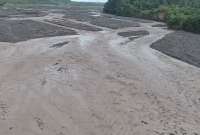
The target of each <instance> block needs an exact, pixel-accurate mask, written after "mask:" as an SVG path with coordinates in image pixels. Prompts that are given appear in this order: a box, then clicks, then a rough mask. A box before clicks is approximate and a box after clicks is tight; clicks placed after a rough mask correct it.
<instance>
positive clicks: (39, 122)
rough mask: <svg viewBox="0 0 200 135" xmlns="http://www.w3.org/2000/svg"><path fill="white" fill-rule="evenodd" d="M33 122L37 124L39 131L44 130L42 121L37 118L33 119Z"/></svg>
mask: <svg viewBox="0 0 200 135" xmlns="http://www.w3.org/2000/svg"><path fill="white" fill-rule="evenodd" d="M34 120H35V121H36V123H37V125H38V127H39V128H40V130H44V128H45V123H44V121H43V120H42V119H41V118H39V117H35V118H34Z"/></svg>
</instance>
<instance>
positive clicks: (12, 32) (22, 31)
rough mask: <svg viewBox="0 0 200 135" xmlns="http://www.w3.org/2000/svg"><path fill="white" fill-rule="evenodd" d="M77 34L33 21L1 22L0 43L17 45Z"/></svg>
mask: <svg viewBox="0 0 200 135" xmlns="http://www.w3.org/2000/svg"><path fill="white" fill-rule="evenodd" d="M76 34H77V33H76V32H75V31H73V30H70V29H65V28H61V27H56V26H53V25H49V24H45V23H41V22H36V21H31V20H21V21H18V20H17V21H16V20H0V42H12V43H15V42H19V41H25V40H29V39H34V38H42V37H51V36H64V35H76Z"/></svg>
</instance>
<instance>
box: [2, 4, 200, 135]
mask: <svg viewBox="0 0 200 135" xmlns="http://www.w3.org/2000/svg"><path fill="white" fill-rule="evenodd" d="M26 10H31V11H32V12H33V11H34V10H37V13H38V12H40V13H42V15H41V14H40V13H39V15H38V14H37V15H35V14H32V15H31V13H30V14H29V15H27V14H25V15H24V13H20V14H23V15H17V16H16V15H13V16H12V14H16V13H12V14H10V12H11V11H10V10H9V14H8V15H5V14H4V16H0V22H1V23H0V135H11V134H13V135H200V85H199V84H200V69H199V68H198V67H195V66H192V65H190V64H187V63H185V62H183V61H179V60H177V59H174V58H172V57H170V56H167V55H165V54H163V53H161V52H159V51H157V50H154V49H152V48H151V47H150V46H151V45H152V44H153V43H155V46H159V45H161V44H160V43H159V42H162V39H165V38H166V37H165V36H166V35H168V36H167V37H169V36H172V35H173V31H171V30H168V29H166V28H163V26H165V25H164V24H162V23H158V22H154V21H148V20H140V19H135V18H126V17H116V16H112V15H105V14H102V13H101V12H100V10H99V9H98V10H95V8H92V7H91V9H90V8H79V7H78V6H76V7H73V6H70V7H66V8H56V7H54V8H48V7H42V8H39V7H38V8H35V9H34V8H31V7H29V9H26ZM4 12H5V13H6V11H4ZM17 13H18V12H17ZM171 34H172V35H171ZM177 34H181V33H177ZM177 34H175V35H174V36H176V35H177ZM174 36H173V37H174ZM192 38H194V39H193V40H196V38H195V37H193V36H192ZM165 40H166V39H165ZM167 41H168V42H169V44H170V43H172V42H175V41H171V40H170V41H169V40H167ZM156 44H158V45H156ZM162 45H165V44H162ZM167 45H168V44H167ZM170 45H171V44H170ZM170 45H168V46H170Z"/></svg>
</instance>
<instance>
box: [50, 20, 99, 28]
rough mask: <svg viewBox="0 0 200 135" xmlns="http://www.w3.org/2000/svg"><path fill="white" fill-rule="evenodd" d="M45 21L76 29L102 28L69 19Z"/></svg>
mask: <svg viewBox="0 0 200 135" xmlns="http://www.w3.org/2000/svg"><path fill="white" fill-rule="evenodd" d="M46 21H47V22H50V23H54V24H58V25H61V26H65V27H69V28H74V29H78V30H86V31H101V30H102V29H100V28H97V27H93V26H89V25H86V24H82V23H77V22H72V21H69V20H46Z"/></svg>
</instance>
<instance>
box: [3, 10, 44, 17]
mask: <svg viewBox="0 0 200 135" xmlns="http://www.w3.org/2000/svg"><path fill="white" fill-rule="evenodd" d="M45 15H47V13H45V12H41V11H39V10H30V9H0V18H5V17H41V16H45Z"/></svg>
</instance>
